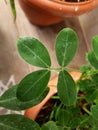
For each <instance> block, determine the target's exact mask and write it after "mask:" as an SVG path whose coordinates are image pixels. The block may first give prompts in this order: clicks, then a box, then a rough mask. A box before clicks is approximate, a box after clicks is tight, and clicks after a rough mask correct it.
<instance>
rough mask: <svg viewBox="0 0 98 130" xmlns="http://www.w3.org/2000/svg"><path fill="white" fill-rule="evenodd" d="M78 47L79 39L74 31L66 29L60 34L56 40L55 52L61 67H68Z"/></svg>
mask: <svg viewBox="0 0 98 130" xmlns="http://www.w3.org/2000/svg"><path fill="white" fill-rule="evenodd" d="M77 47H78V37H77V35H76V33H75V32H74V31H73V30H72V29H70V28H64V29H63V30H61V31H60V32H59V34H58V36H57V38H56V43H55V51H56V56H57V60H58V63H59V65H60V66H66V65H68V64H69V63H70V62H71V61H72V59H73V57H74V56H75V53H76V51H77Z"/></svg>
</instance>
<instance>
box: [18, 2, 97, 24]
mask: <svg viewBox="0 0 98 130" xmlns="http://www.w3.org/2000/svg"><path fill="white" fill-rule="evenodd" d="M19 3H20V5H21V7H22V9H23V10H24V12H25V14H26V16H27V17H28V19H29V20H30V21H31V22H32V23H33V24H36V25H41V26H46V25H51V24H55V23H58V22H60V21H62V20H63V19H64V18H65V17H73V16H78V15H81V14H84V13H87V12H89V11H90V10H92V9H93V8H95V7H96V6H98V0H88V1H86V2H61V1H59V0H19Z"/></svg>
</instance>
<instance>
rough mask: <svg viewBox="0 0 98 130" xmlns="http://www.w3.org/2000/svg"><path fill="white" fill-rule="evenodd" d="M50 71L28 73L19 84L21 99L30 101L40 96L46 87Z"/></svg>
mask: <svg viewBox="0 0 98 130" xmlns="http://www.w3.org/2000/svg"><path fill="white" fill-rule="evenodd" d="M49 78H50V71H48V70H39V71H35V72H32V73H30V74H28V75H27V76H26V77H25V78H24V79H23V80H22V81H21V82H20V83H19V85H18V89H17V97H18V99H19V100H21V101H30V100H34V99H36V98H37V97H39V96H40V95H41V94H42V93H43V92H44V91H45V89H46V87H47V84H48V81H49Z"/></svg>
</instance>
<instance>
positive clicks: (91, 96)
mask: <svg viewBox="0 0 98 130" xmlns="http://www.w3.org/2000/svg"><path fill="white" fill-rule="evenodd" d="M97 95H98V91H97V89H94V88H93V89H90V90H89V91H87V93H86V96H85V99H86V100H87V102H89V103H90V102H93V101H94V100H95V99H96V98H97Z"/></svg>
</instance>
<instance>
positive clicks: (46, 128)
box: [41, 121, 59, 130]
mask: <svg viewBox="0 0 98 130" xmlns="http://www.w3.org/2000/svg"><path fill="white" fill-rule="evenodd" d="M41 130H59V129H58V127H57V126H56V124H55V122H53V121H49V122H47V123H45V124H44V125H43V126H42V128H41Z"/></svg>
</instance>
